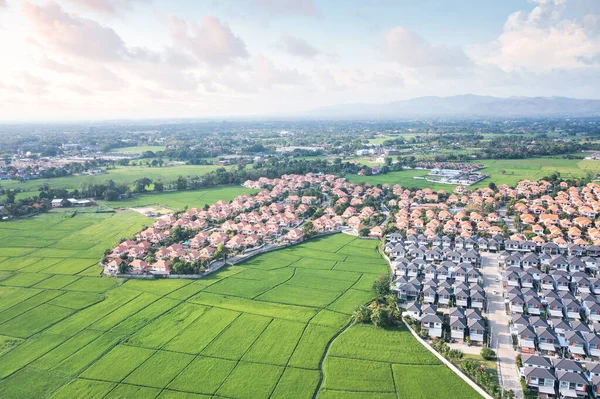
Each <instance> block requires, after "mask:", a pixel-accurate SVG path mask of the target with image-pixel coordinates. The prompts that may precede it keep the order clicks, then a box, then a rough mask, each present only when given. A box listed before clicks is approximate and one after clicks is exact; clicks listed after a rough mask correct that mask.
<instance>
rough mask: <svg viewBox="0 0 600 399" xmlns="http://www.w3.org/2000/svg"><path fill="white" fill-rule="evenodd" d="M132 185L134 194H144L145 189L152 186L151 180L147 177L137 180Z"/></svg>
mask: <svg viewBox="0 0 600 399" xmlns="http://www.w3.org/2000/svg"><path fill="white" fill-rule="evenodd" d="M134 184H135V192H136V193H144V192H146V187H147V186H149V185H150V184H152V180H150V179H149V178H147V177H142V178H140V179H137V180H136V181H135V183H134Z"/></svg>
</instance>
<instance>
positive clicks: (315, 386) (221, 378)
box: [0, 193, 477, 399]
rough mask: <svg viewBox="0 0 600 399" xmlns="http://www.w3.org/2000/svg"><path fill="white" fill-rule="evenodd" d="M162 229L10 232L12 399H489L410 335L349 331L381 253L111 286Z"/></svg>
mask: <svg viewBox="0 0 600 399" xmlns="http://www.w3.org/2000/svg"><path fill="white" fill-rule="evenodd" d="M222 194H223V195H222V196H224V195H226V194H225V193H222ZM216 198H217V194H216V193H215V194H214V198H212V200H215V199H216ZM150 223H151V219H148V218H145V217H143V216H141V215H139V214H137V213H135V212H131V211H121V212H116V213H112V214H90V213H88V214H77V215H75V216H74V217H71V216H70V215H66V214H60V213H49V214H44V215H41V216H38V217H35V218H31V219H26V220H21V221H13V222H6V223H2V224H0V392H1V393H2V394H1V396H2V397H5V398H11V399H12V398H15V399H19V398H36V399H37V398H50V397H52V398H69V399H72V398H162V399H164V398H209V397H213V398H234V399H246V398H248V399H249V398H313V397H322V398H346V397H348V398H349V397H352V398H358V397H361V398H387V397H390V398H392V397H393V398H407V397H410V398H413V397H416V398H420V397H423V398H425V397H430V396H428V395H432V394H433V392H432V389H433V387H432V386H431V384H430V381H431V379H432V378H433V377H434V376H440V375H442V376H443V379H442V382H441V384H442V385H440V384H437V385H436V393H437V396H438V397H449V396H451V395H454V394H456V395H459V396H458V397H464V398H471V397H476V396H477V395H476V394H475V393H474V392H473V391H471V390H470V388H468V387H467V385H466V384H464V383H462V381H461V380H460V379H459V378H458V377H456V376H455V375H454V374H452V373H451V372H450V370H448V369H446V368H445V367H444V366H442V365H441V364H439V363H438V361H437V359H435V357H433V356H432V355H431V354H430V353H429V352H427V351H426V350H425V349H424V348H422V347H421V346H420V345H419V344H418V343H417V342H416V341H415V340H414V339H413V338H412V336H411V335H410V334H409V333H408V332H407V331H406V330H405V329H403V328H398V329H395V330H384V329H377V328H375V327H373V326H367V325H361V326H351V327H349V328H346V327H347V326H348V323H349V321H350V315H351V313H352V311H353V309H354V308H355V307H356V306H357V305H359V304H362V303H366V302H368V301H369V300H371V299H372V293H371V291H370V288H371V284H372V282H373V280H374V279H375V278H376V277H377V276H379V275H381V274H383V273H387V272H388V268H387V265H386V264H385V262H384V261H383V260H382V258H381V257H380V256H379V254H378V253H377V251H376V245H377V244H378V243H377V242H376V241H372V240H360V239H357V238H355V237H351V236H347V235H342V234H337V235H333V236H328V237H325V238H319V239H314V240H311V241H308V242H306V243H303V244H300V245H297V246H293V247H289V248H286V249H282V250H278V251H274V252H270V253H268V254H263V255H260V256H258V257H255V258H252V259H249V260H247V261H246V262H244V263H242V264H239V265H236V266H229V267H226V268H223V269H221V270H220V271H218V272H216V273H214V274H212V275H209V276H207V277H205V278H203V279H199V280H184V279H181V280H180V279H167V280H149V281H148V280H121V279H114V278H108V277H101V276H100V267H99V266H98V263H97V262H98V260H99V259H100V257H101V255H102V253H103V251H104V250H105V249H106V248H110V247H112V246H113V245H114V244H115V243H116V242H118V240H119V239H120V238H123V237H130V236H132V235H133V234H134V233H135V232H137V231H139V230H140V229H141V228H142V226H144V225H148V224H150ZM341 331H343V332H342V333H341V334H340V332H341ZM436 378H437V377H436Z"/></svg>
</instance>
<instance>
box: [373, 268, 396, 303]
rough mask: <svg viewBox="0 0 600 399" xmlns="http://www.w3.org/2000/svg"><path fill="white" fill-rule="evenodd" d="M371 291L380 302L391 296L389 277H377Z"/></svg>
mask: <svg viewBox="0 0 600 399" xmlns="http://www.w3.org/2000/svg"><path fill="white" fill-rule="evenodd" d="M372 291H373V293H374V294H375V295H376V296H377V299H378V300H382V299H383V298H385V296H386V295H389V294H391V293H392V290H391V288H390V277H389V276H388V275H387V274H382V275H381V276H379V277H377V280H375V281H374V282H373V287H372Z"/></svg>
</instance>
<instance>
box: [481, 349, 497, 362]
mask: <svg viewBox="0 0 600 399" xmlns="http://www.w3.org/2000/svg"><path fill="white" fill-rule="evenodd" d="M480 354H481V357H482V358H484V359H485V360H494V359H495V358H496V352H494V351H493V350H491V349H490V348H482V349H481V352H480Z"/></svg>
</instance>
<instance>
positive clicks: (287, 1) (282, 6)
mask: <svg viewBox="0 0 600 399" xmlns="http://www.w3.org/2000/svg"><path fill="white" fill-rule="evenodd" d="M251 5H252V6H253V7H257V8H259V9H262V10H264V11H266V12H267V13H269V14H271V15H300V16H308V17H315V16H319V15H320V14H321V12H320V10H319V7H318V6H317V4H316V3H315V2H314V0H251Z"/></svg>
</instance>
